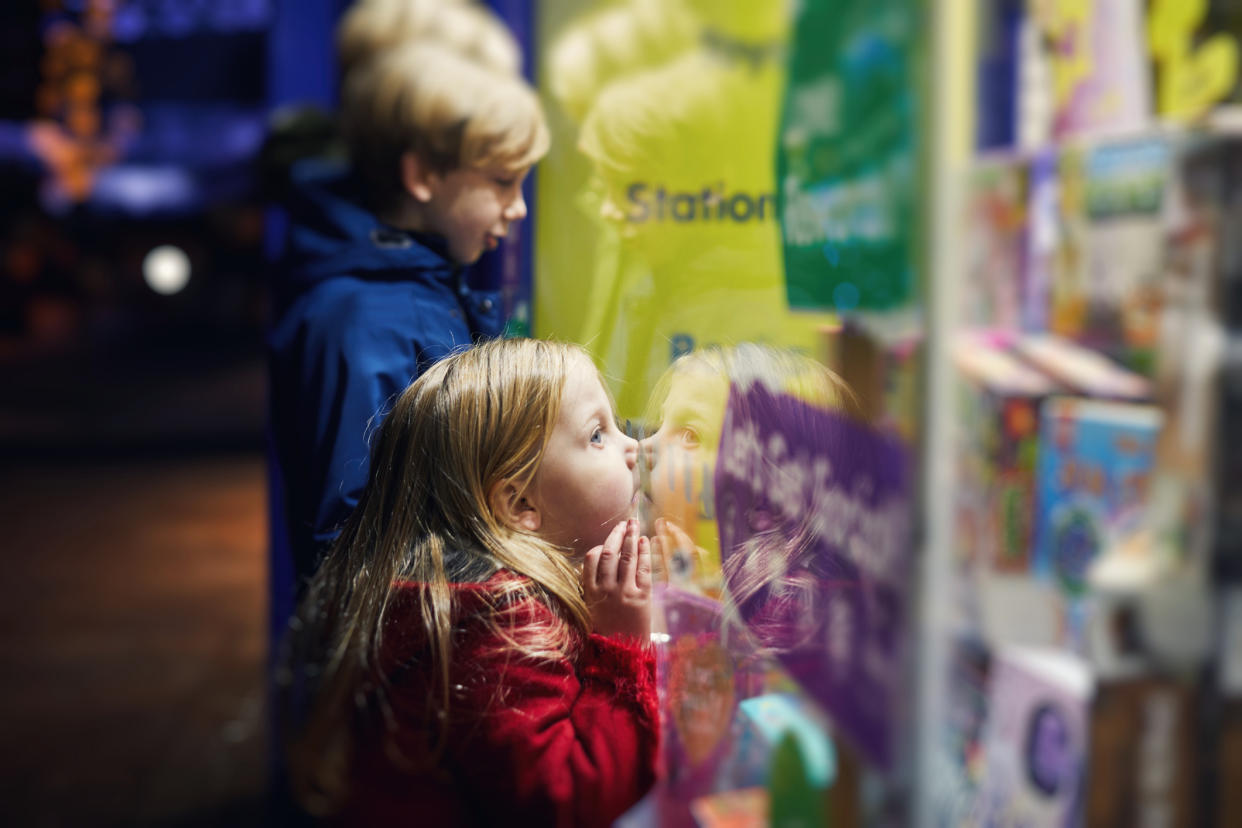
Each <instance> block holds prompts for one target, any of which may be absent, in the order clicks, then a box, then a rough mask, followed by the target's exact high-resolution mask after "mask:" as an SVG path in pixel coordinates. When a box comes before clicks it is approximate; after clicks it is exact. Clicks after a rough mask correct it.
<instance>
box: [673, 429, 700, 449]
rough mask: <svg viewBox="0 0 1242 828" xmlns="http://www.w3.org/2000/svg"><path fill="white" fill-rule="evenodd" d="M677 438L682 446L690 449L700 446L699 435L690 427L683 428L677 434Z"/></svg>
mask: <svg viewBox="0 0 1242 828" xmlns="http://www.w3.org/2000/svg"><path fill="white" fill-rule="evenodd" d="M677 438H678V439H679V440H681V444H682V445H683V446H686V447H688V448H695V447H697V446H698V445H699V433H698V432H697V431H695V430H694V429H693V428H690V426H683V427H682V428H681V429H679V430H678V432H677Z"/></svg>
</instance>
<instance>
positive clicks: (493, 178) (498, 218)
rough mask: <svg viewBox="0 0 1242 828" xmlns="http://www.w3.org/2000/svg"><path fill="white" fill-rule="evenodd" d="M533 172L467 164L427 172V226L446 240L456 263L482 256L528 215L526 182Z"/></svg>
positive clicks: (469, 261) (468, 262) (468, 261)
mask: <svg viewBox="0 0 1242 828" xmlns="http://www.w3.org/2000/svg"><path fill="white" fill-rule="evenodd" d="M529 171H530V168H529V167H527V168H525V169H522V170H519V171H516V172H515V171H513V170H505V169H474V168H469V167H463V168H461V169H456V170H452V171H450V172H447V173H443V174H434V175H431V176H429V179H428V184H427V187H428V190H429V192H430V196H431V197H430V199H429V200H428V201H427V202H426V206H427V215H428V217H429V223H430V225H431V226H430V227H429V229H430V230H431V231H432V232H435V233H438V234H440V235H442V236H444V237H445V239H447V240H448V248H449V256H450V257H452V259H453V261H455V262H457V263H458V264H471V263H472V262H474V261H476V260H478V258H479V257H480V256H482V255H483V252H484V251H485V250H491V249H493V248H494V247H496V246H497V245H498V244H500V240H501V239H503V238H504V237H505V236H506V235H507V234H508V232H509V228H510V226H511V225H512V224H513V223H514V222H516V221H520V220H522V219H523V218H525V217H526V202H525V201H524V200H523V199H522V182H523V181H524V180H525V178H526V174H527V173H528V172H529Z"/></svg>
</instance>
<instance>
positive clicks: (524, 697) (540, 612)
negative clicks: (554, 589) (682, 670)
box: [452, 601, 659, 826]
mask: <svg viewBox="0 0 1242 828" xmlns="http://www.w3.org/2000/svg"><path fill="white" fill-rule="evenodd" d="M520 609H521V610H522V612H519V613H517V614H512V613H510V614H507V616H506V617H507V618H508V621H507V622H502V623H521V624H531V625H534V626H538V625H544V624H552V623H558V622H556V621H555V619H554V617H553V616H552V613H551V612H550V611H549V610H548V608H547V607H546V606H544V605H543V604H541V603H539V602H537V601H527V602H525V603H524V604H523V605H522V606H521V607H520ZM523 615H525V617H524V618H523V617H521V616H523ZM514 632H515V634H516V635H517V636H518V637H521V635H522V634H523V633H522V630H521V629H518V630H514ZM463 644H464V646H461V647H459V648H458V650H457V652H456V653H455V655H454V659H453V660H454V664H455V665H457V667H456V669H455V670H454V673H455V674H456V675H457V676H459V677H460V679H459V680H460V682H461V683H460V684H459V685H458V688H459V695H456V696H455V698H454V704H462V705H463V708H464V709H462V710H459V711H457V712H456V713H454V714H453V715H452V719H453V720H454V721H459V722H462V724H461V725H457V726H455V727H460V728H461V731H460V740H457V739H455V741H457V742H458V745H459V749H457V750H454V758H455V765H456V767H457V772H456V774H455V775H456V776H457V778H458V779H459V780H461V782H462V785H461V788H462V791H463V793H464V794H465V795H466V796H467V797H468V798H469V799H471V800H472V801H473V804H474V805H475V806H476V807H477V808H478V809H479V811H480V813H479V816H480V817H481V822H482V823H484V824H489V825H490V824H496V825H499V824H507V825H514V824H516V825H541V826H542V825H557V826H591V825H611V824H612V822H613V821H614V820H615V819H616V818H617V817H618V816H620V815H621V814H622V813H624V812H625V811H626V810H628V809H629V808H630V806H632V805H633V804H634V803H635V802H637V801H638V800H639V799H641V798H642V796H643V794H644V793H646V791H647V790H648V789H649V788H650V787H651V785H652V783H653V782H654V780H655V767H656V758H657V750H658V739H659V736H658V733H659V728H658V721H659V719H658V716H659V713H658V703H657V699H656V682H655V656H654V653H653V650H652V648H651V646H650V644H640V643H638V642H627V641H621V640H617V639H613V638H604V637H601V636H597V635H591V636H589V637H588V638H586V639H585V640H584V641H583V642H582V644H581V646H580V649H579V650H578V654H577V657H576V658H575V659H574V660H570V659H557V660H533V659H519V658H518V657H516V656H515V655H514V654H513V651H512V649H511V648H510V647H505V646H497V644H498V642H497V640H496V639H495V638H494V637H491V636H489V635H474V636H471V637H469V638H467V640H466V641H465V642H463ZM459 716H460V718H459Z"/></svg>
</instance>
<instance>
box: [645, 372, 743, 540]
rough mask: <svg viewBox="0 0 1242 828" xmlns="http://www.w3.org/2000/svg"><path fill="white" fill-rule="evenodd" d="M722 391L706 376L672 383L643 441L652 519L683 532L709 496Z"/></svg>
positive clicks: (683, 377) (724, 395)
mask: <svg viewBox="0 0 1242 828" xmlns="http://www.w3.org/2000/svg"><path fill="white" fill-rule="evenodd" d="M728 391H729V386H728V383H727V382H725V381H724V380H722V379H721V378H720V376H718V375H716V374H713V373H709V372H700V371H687V372H685V373H682V374H679V375H678V376H677V377H675V378H674V380H673V383H672V386H671V387H670V389H669V393H668V397H667V398H666V399H665V401H664V405H663V406H662V407H661V409H660V428H659V430H658V431H656V433H655V434H653V435H651V436H650V437H648V438H647V439H646V440H644V441H643V455H644V458H645V462H646V463H647V467H648V469H649V470H650V475H649V477H650V480H649V482H648V486H649V491H648V492H647V494H648V496H649V497H650V499H651V511H652V515H651V517H652V518H659V517H662V518H665V519H667V520H671V521H673V522H674V523H677V524H678V525H680V526H681V527H683V528H689V527H693V526H694V525H695V524H696V522H697V521H698V519H699V517H700V516H701V515H702V514H704V513H705V512H706V511H707V510H706V509H705V505H706V504H704V502H703V500H704V498H705V497H710V496H711V492H710V491H707V486H708V485H709V483H708V481H710V480H711V479H712V475H713V473H714V471H715V468H716V449H717V447H718V446H719V444H720V427H721V424H722V423H723V421H724V409H725V403H726V402H727V399H728Z"/></svg>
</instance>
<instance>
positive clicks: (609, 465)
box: [528, 357, 638, 558]
mask: <svg viewBox="0 0 1242 828" xmlns="http://www.w3.org/2000/svg"><path fill="white" fill-rule="evenodd" d="M637 462H638V442H637V441H636V440H634V439H633V438H631V437H628V436H626V434H625V433H624V432H622V431H621V430H620V429H619V428H617V418H616V415H615V414H614V413H613V410H612V404H611V403H610V402H609V400H608V395H607V394H606V393H605V392H604V387H603V385H601V384H600V381H599V373H598V372H597V371H596V370H595V366H593V365H592V364H591V362H590V360H588V359H587V358H586V357H580V358H579V359H578V360H577V361H576V363H575V364H574V365H573V367H572V368H571V369H570V372H569V376H568V377H567V378H566V380H565V390H564V391H563V392H562V396H561V410H560V415H559V417H558V418H557V421H556V425H555V426H554V427H553V429H552V434H551V435H550V436H549V438H548V445H547V448H546V449H545V450H544V455H543V461H542V463H540V465H539V470H538V471H537V472H536V473H535V479H534V481H533V483H532V485H531V488H530V494H529V495H528V497H529V498H530V500H531V502H532V503H533V505H534V506H535V507H536V509H538V511H539V518H540V523H539V528H538V529H537V530H536V531H537V532H538V533H539V535H540V536H542V537H544V538H546V539H547V540H549V541H551V542H552V543H555V544H557V545H558V546H565V547H568V548H570V549H572V550H573V553H574V555H575V557H579V558H580V557H582V556H583V555H585V554H586V552H587V550H589V549H591V548H592V547H594V546H598V545H599V544H601V543H603V542H604V539H605V538H606V537H607V535H608V532H609V531H610V530H611V529H612V528H613V527H614V526H616V525H617V522H618V521H621V520H625V519H626V518H628V517H630V515H631V514H632V513H633V511H634V508H635V505H636V504H635V499H636V497H637V495H638V478H637V475H636V470H637V469H636V467H637Z"/></svg>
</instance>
